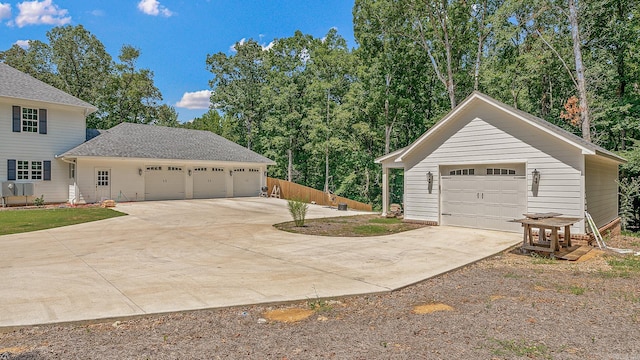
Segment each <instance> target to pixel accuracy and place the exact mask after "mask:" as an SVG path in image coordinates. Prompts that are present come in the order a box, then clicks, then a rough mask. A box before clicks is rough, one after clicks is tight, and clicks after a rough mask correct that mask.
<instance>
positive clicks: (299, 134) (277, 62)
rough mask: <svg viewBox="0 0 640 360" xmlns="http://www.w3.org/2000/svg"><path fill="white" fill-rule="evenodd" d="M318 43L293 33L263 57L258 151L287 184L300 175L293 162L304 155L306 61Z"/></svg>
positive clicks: (309, 37)
mask: <svg viewBox="0 0 640 360" xmlns="http://www.w3.org/2000/svg"><path fill="white" fill-rule="evenodd" d="M318 42H319V40H317V39H314V38H313V37H312V36H310V35H305V34H302V32H300V31H296V32H295V34H294V35H293V36H292V37H290V38H284V39H277V40H275V42H274V45H273V47H272V48H271V49H270V50H269V51H268V52H267V56H266V61H267V66H268V68H269V71H268V74H267V84H268V85H267V86H265V87H264V89H263V92H262V95H263V98H264V100H265V102H266V103H267V104H268V105H267V106H266V107H265V108H266V116H265V120H264V123H263V125H262V136H261V139H262V141H261V144H260V148H261V149H262V150H263V153H264V154H265V155H266V156H268V157H270V158H272V159H274V160H275V161H276V162H277V163H278V166H277V167H276V168H275V169H272V170H271V172H272V175H273V176H276V177H281V178H286V179H287V180H289V181H295V180H296V178H297V176H298V175H299V172H298V171H297V170H296V163H297V162H299V161H300V158H299V156H301V155H303V154H302V149H301V147H302V146H303V144H304V143H305V138H306V134H305V133H303V128H302V123H303V119H304V118H305V117H306V116H307V112H308V107H309V104H308V102H307V100H308V99H307V98H306V93H307V91H308V90H309V84H310V80H311V79H310V77H309V72H308V71H307V62H308V61H309V60H310V51H311V50H312V49H313V47H314V46H316V44H317V43H318Z"/></svg>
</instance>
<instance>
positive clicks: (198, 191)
mask: <svg viewBox="0 0 640 360" xmlns="http://www.w3.org/2000/svg"><path fill="white" fill-rule="evenodd" d="M227 177H229V176H228V175H227V176H226V177H225V171H224V169H223V168H206V167H201V168H195V169H193V198H194V199H212V198H223V197H226V196H227V184H226V180H227Z"/></svg>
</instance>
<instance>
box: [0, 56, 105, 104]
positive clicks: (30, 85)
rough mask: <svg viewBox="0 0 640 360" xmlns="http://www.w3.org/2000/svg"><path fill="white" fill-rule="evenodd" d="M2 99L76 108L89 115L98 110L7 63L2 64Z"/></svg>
mask: <svg viewBox="0 0 640 360" xmlns="http://www.w3.org/2000/svg"><path fill="white" fill-rule="evenodd" d="M0 97H8V98H15V99H25V100H33V101H42V102H46V103H51V104H61V105H69V106H76V107H81V108H84V109H87V110H88V113H92V112H94V111H96V110H97V108H96V107H95V106H93V105H91V104H89V103H87V102H85V101H82V100H80V99H78V98H77V97H75V96H72V95H69V94H67V93H66V92H64V91H62V90H60V89H56V88H55V87H53V86H51V85H49V84H46V83H44V82H42V81H40V80H38V79H36V78H34V77H32V76H30V75H27V74H25V73H23V72H22V71H19V70H16V69H14V68H12V67H11V66H9V65H7V64H5V63H0Z"/></svg>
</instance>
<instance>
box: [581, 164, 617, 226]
mask: <svg viewBox="0 0 640 360" xmlns="http://www.w3.org/2000/svg"><path fill="white" fill-rule="evenodd" d="M585 165H586V169H587V171H586V174H587V176H586V178H585V187H586V198H587V211H588V212H589V214H591V216H592V217H593V221H595V223H596V225H597V226H598V227H601V226H604V225H606V224H608V223H609V222H611V221H612V220H615V219H616V218H617V217H618V196H617V194H618V184H617V183H616V180H617V179H618V164H617V163H615V162H612V161H607V160H603V159H597V158H595V157H593V156H587V157H586V159H585Z"/></svg>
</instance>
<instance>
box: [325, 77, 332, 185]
mask: <svg viewBox="0 0 640 360" xmlns="http://www.w3.org/2000/svg"><path fill="white" fill-rule="evenodd" d="M330 94H331V90H327V141H326V143H325V148H324V191H325V192H327V193H328V192H329V96H330Z"/></svg>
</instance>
